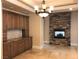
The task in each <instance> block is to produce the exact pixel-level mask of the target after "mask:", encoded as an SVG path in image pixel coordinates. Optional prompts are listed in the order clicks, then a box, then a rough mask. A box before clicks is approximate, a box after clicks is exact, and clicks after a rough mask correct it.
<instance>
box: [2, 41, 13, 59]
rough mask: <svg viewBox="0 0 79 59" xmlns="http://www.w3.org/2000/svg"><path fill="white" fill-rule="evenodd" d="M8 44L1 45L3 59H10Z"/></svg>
mask: <svg viewBox="0 0 79 59" xmlns="http://www.w3.org/2000/svg"><path fill="white" fill-rule="evenodd" d="M10 50H11V48H10V42H5V43H3V59H10V58H11V54H10V53H11V52H10Z"/></svg>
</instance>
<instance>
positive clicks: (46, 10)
mask: <svg viewBox="0 0 79 59" xmlns="http://www.w3.org/2000/svg"><path fill="white" fill-rule="evenodd" d="M34 10H35V13H36V14H38V15H39V16H40V17H47V16H48V15H49V14H50V13H52V11H53V10H54V7H53V6H49V7H47V6H46V3H45V0H43V1H42V4H41V7H38V6H35V7H34Z"/></svg>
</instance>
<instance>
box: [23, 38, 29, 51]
mask: <svg viewBox="0 0 79 59" xmlns="http://www.w3.org/2000/svg"><path fill="white" fill-rule="evenodd" d="M24 40H25V50H28V49H29V45H28V44H29V42H28V39H24Z"/></svg>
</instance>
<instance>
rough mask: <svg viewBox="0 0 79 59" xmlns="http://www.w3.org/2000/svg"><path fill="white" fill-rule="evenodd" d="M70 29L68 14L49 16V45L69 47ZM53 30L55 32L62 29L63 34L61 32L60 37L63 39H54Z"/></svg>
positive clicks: (69, 14) (69, 16)
mask: <svg viewBox="0 0 79 59" xmlns="http://www.w3.org/2000/svg"><path fill="white" fill-rule="evenodd" d="M70 28H71V13H70V12H61V13H55V14H50V16H49V42H50V44H57V45H66V46H70ZM55 29H57V30H58V29H59V30H60V29H64V32H62V33H63V34H62V35H63V36H64V38H57V37H55V35H56V33H55ZM60 32H61V31H60ZM60 32H59V33H60ZM57 33H58V32H57ZM60 34H61V33H60Z"/></svg>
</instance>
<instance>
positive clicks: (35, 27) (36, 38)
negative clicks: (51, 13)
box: [29, 12, 78, 46]
mask: <svg viewBox="0 0 79 59" xmlns="http://www.w3.org/2000/svg"><path fill="white" fill-rule="evenodd" d="M40 20H41V18H40V17H39V16H37V15H36V14H31V15H30V19H29V30H30V32H29V35H30V36H32V38H33V46H40V45H41V42H43V41H46V42H48V41H49V17H47V18H46V19H45V28H44V31H43V28H41V27H43V23H44V22H43V21H42V22H41V21H40ZM77 22H78V19H77V12H72V13H71V44H72V45H77V43H78V42H77V41H78V36H77V33H78V27H77V26H78V23H77ZM42 32H45V33H44V37H43V35H42V34H43V33H42ZM43 38H44V39H43ZM41 39H42V40H41Z"/></svg>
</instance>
